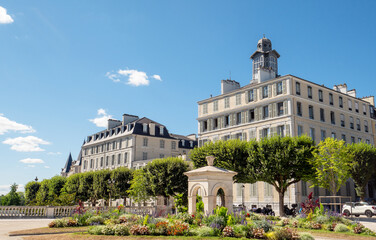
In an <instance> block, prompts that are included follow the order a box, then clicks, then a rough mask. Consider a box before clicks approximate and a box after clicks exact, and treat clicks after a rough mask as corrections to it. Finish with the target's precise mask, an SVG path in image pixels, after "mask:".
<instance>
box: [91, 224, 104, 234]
mask: <svg viewBox="0 0 376 240" xmlns="http://www.w3.org/2000/svg"><path fill="white" fill-rule="evenodd" d="M103 228H104V226H93V227H90V228H89V230H88V232H89V234H91V235H102V234H103V232H102V230H103Z"/></svg>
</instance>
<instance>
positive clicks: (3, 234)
mask: <svg viewBox="0 0 376 240" xmlns="http://www.w3.org/2000/svg"><path fill="white" fill-rule="evenodd" d="M49 222H51V219H46V218H43V219H0V240H8V239H9V240H21V239H22V237H9V236H8V233H9V232H13V231H18V230H25V229H31V228H40V227H47V224H48V223H49Z"/></svg>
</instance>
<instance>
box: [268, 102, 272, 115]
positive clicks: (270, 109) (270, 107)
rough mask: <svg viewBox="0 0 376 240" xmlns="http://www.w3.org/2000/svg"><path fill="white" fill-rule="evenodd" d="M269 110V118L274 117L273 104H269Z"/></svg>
mask: <svg viewBox="0 0 376 240" xmlns="http://www.w3.org/2000/svg"><path fill="white" fill-rule="evenodd" d="M268 110H269V118H272V117H273V115H272V114H273V104H269V106H268Z"/></svg>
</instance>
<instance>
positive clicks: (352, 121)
mask: <svg viewBox="0 0 376 240" xmlns="http://www.w3.org/2000/svg"><path fill="white" fill-rule="evenodd" d="M350 128H351V129H354V118H353V117H350Z"/></svg>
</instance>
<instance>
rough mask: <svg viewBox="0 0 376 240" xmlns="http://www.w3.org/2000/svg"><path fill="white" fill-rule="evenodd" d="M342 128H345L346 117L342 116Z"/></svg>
mask: <svg viewBox="0 0 376 240" xmlns="http://www.w3.org/2000/svg"><path fill="white" fill-rule="evenodd" d="M340 116H341V127H344V126H345V115H343V114H341V115H340Z"/></svg>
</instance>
